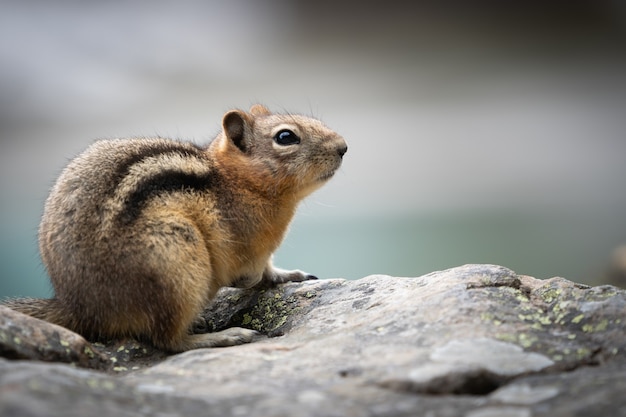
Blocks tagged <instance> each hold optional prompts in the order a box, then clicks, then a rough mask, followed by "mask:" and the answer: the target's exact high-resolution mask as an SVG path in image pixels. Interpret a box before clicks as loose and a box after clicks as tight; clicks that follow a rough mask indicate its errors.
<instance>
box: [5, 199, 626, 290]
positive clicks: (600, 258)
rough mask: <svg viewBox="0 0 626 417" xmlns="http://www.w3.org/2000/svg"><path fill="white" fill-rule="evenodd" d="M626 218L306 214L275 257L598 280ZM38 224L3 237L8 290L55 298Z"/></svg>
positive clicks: (327, 266) (349, 274)
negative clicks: (481, 267)
mask: <svg viewBox="0 0 626 417" xmlns="http://www.w3.org/2000/svg"><path fill="white" fill-rule="evenodd" d="M623 219H624V212H623V211H622V210H620V209H605V210H603V211H600V210H595V211H584V210H578V211H570V212H532V211H530V212H529V211H519V212H516V211H504V210H499V211H497V210H493V211H479V212H472V211H463V212H445V213H433V214H424V213H420V214H415V215H412V214H404V215H398V216H395V217H389V216H371V215H370V216H355V217H343V216H342V217H318V218H312V217H309V216H301V217H297V218H296V220H295V221H294V224H293V225H292V228H291V229H292V230H291V232H290V234H289V235H288V237H287V239H286V240H285V242H284V243H283V245H282V246H281V248H280V249H279V250H278V252H277V253H276V256H275V264H276V265H277V266H280V267H283V268H297V269H303V270H306V271H307V272H310V273H313V274H315V275H317V276H319V277H320V278H335V277H342V278H347V279H357V278H360V277H364V276H367V275H370V274H375V273H380V274H389V275H395V276H420V275H423V274H426V273H428V272H431V271H435V270H441V269H446V268H450V267H454V266H458V265H462V264H466V263H493V264H500V265H504V266H507V267H509V268H511V269H513V270H515V271H516V272H517V273H519V274H526V275H531V276H535V277H537V278H549V277H552V276H563V277H566V278H568V279H571V280H574V281H577V282H583V283H588V284H599V283H601V282H602V278H603V274H604V273H605V268H606V267H607V264H608V257H609V255H610V253H611V251H612V250H613V249H614V248H615V247H616V246H618V245H619V244H621V243H623V242H626V224H625V222H624V221H623ZM35 226H36V225H24V226H21V225H19V224H14V225H13V226H12V228H11V230H5V233H3V235H2V237H1V238H0V248H1V250H0V263H1V268H0V269H1V270H0V276H1V277H2V279H1V280H0V297H6V296H38V297H41V296H50V295H51V290H50V285H49V283H48V281H47V277H46V275H45V272H44V270H43V267H42V266H41V262H40V260H39V257H38V254H37V247H36V242H35V240H36V236H35ZM5 228H6V226H5Z"/></svg>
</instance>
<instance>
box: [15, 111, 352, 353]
mask: <svg viewBox="0 0 626 417" xmlns="http://www.w3.org/2000/svg"><path fill="white" fill-rule="evenodd" d="M222 128H223V130H222V132H221V133H220V134H219V135H218V136H217V138H216V139H215V140H214V141H213V142H211V143H210V144H209V145H208V146H207V147H205V148H201V147H197V146H195V145H192V144H189V143H183V142H176V141H173V140H169V139H161V138H137V139H124V140H108V141H99V142H96V143H94V144H93V145H92V146H91V147H89V148H88V149H87V150H86V151H85V152H83V153H82V154H81V155H79V156H78V157H77V158H75V159H74V160H73V161H72V162H70V164H69V165H68V166H67V167H66V169H65V170H64V171H63V173H62V174H61V176H60V178H59V179H58V181H57V183H56V184H55V186H54V187H53V189H52V191H51V193H50V196H49V197H48V199H47V201H46V205H45V210H44V215H43V218H42V221H41V226H40V230H39V242H40V250H41V255H42V259H43V262H44V264H45V266H46V268H47V270H48V273H49V275H50V278H51V281H52V284H53V286H54V289H55V297H54V298H53V299H50V300H33V299H16V300H11V301H9V302H8V303H7V304H8V305H9V306H10V307H12V308H14V309H16V310H18V311H21V312H23V313H26V314H30V315H32V316H34V317H37V318H41V319H44V320H48V321H50V322H53V323H56V324H59V325H62V326H65V327H67V328H69V329H71V330H74V331H76V332H78V333H81V334H83V335H84V336H86V337H87V338H90V339H101V338H118V337H127V336H130V337H138V338H147V339H148V340H150V341H151V342H152V343H153V344H154V345H155V346H157V347H159V348H162V349H165V350H169V351H173V352H178V351H184V350H188V349H194V348H199V347H211V346H224V345H232V344H238V343H243V342H248V341H250V340H251V339H252V338H253V337H254V335H255V333H254V332H253V331H251V330H247V329H239V328H231V329H227V330H225V331H223V332H218V333H213V334H204V335H190V334H188V331H189V328H190V326H191V324H192V322H193V321H194V319H195V318H196V317H197V315H198V314H199V313H200V312H201V311H202V310H203V308H204V306H205V305H206V304H207V302H208V301H209V300H210V299H211V298H213V296H214V295H215V293H216V292H217V290H218V289H219V288H220V287H223V286H243V287H250V286H253V285H256V284H258V283H260V282H261V281H263V280H265V281H270V282H285V281H290V280H291V281H302V280H305V279H310V278H312V276H310V275H307V274H305V273H303V272H301V271H283V270H280V269H276V268H274V267H273V266H272V263H271V256H272V253H273V252H274V251H275V250H276V248H277V247H278V245H279V244H280V242H281V241H282V239H283V237H284V234H285V232H286V230H287V227H288V225H289V222H290V221H291V219H292V217H293V215H294V212H295V210H296V206H297V204H298V203H299V202H300V201H301V200H302V198H304V197H306V196H307V195H308V194H310V193H311V192H313V191H314V190H315V189H317V188H318V187H320V186H321V185H322V184H323V183H324V182H325V181H326V180H328V179H329V178H330V177H331V176H332V175H333V173H334V172H335V171H336V170H337V169H338V168H339V166H340V164H341V160H342V157H343V154H344V153H345V152H346V150H347V147H346V144H345V141H344V140H343V138H341V136H339V135H337V134H336V133H335V132H333V131H331V130H330V129H328V128H327V127H325V126H324V125H323V124H322V123H321V122H319V121H318V120H315V119H312V118H308V117H304V116H299V115H277V114H271V113H270V112H269V111H268V110H267V108H265V107H263V106H261V105H255V106H253V107H252V108H251V109H250V112H244V111H241V110H233V111H230V112H228V113H226V114H225V115H224V118H223V121H222ZM285 129H289V130H290V131H292V132H294V133H295V134H296V135H297V136H298V137H299V138H300V143H296V144H287V145H285V144H282V145H281V144H278V143H277V142H276V140H275V136H276V134H277V133H278V132H280V131H282V130H285Z"/></svg>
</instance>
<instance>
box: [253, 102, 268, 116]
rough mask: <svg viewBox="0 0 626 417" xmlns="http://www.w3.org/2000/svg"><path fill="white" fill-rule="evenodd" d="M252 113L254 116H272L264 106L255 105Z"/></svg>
mask: <svg viewBox="0 0 626 417" xmlns="http://www.w3.org/2000/svg"><path fill="white" fill-rule="evenodd" d="M250 113H251V114H252V115H254V116H269V115H270V114H272V113H271V112H270V111H269V109H268V108H267V107H265V106H264V105H262V104H255V105H254V106H252V107H250Z"/></svg>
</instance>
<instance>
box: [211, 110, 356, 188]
mask: <svg viewBox="0 0 626 417" xmlns="http://www.w3.org/2000/svg"><path fill="white" fill-rule="evenodd" d="M222 128H223V131H222V134H221V135H220V136H219V137H218V139H217V140H216V144H215V145H216V146H218V151H217V152H218V154H219V156H218V158H219V159H220V160H223V159H225V160H227V161H228V162H229V163H228V165H229V169H231V170H232V169H237V170H239V171H241V174H243V175H250V176H253V177H254V178H252V179H253V181H254V182H257V183H258V184H259V185H262V186H263V187H264V188H267V189H273V190H276V191H277V192H287V193H293V194H294V195H295V196H297V197H298V198H303V197H304V196H306V195H308V194H310V193H311V192H313V191H314V190H315V189H317V188H319V187H320V186H321V185H323V184H324V183H325V182H326V181H327V180H328V179H330V178H331V177H332V176H333V174H334V173H335V171H337V169H338V168H339V166H340V165H341V161H342V158H343V155H344V154H345V153H346V151H347V149H348V147H347V145H346V142H345V140H344V139H343V138H342V137H341V136H340V135H339V134H337V133H335V132H334V131H332V130H330V129H329V128H328V127H326V126H325V125H324V124H323V123H322V122H320V121H319V120H317V119H313V118H310V117H306V116H301V115H293V114H273V113H271V112H270V111H269V110H268V109H267V108H266V107H264V106H262V105H260V104H257V105H254V106H252V108H251V109H250V111H249V112H245V111H242V110H231V111H229V112H227V113H226V114H225V115H224V118H223V120H222ZM239 176H240V175H239Z"/></svg>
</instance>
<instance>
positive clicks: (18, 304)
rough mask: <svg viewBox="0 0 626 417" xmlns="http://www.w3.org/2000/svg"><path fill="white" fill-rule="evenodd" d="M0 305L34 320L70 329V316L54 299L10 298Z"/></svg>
mask: <svg viewBox="0 0 626 417" xmlns="http://www.w3.org/2000/svg"><path fill="white" fill-rule="evenodd" d="M0 304H2V305H3V306H5V307H9V308H10V309H13V310H15V311H18V312H20V313H23V314H27V315H29V316H31V317H34V318H36V319H40V320H45V321H48V322H50V323H54V324H58V325H59V326H63V327H66V328H70V329H71V328H72V320H71V316H70V315H69V314H67V312H66V311H65V309H64V308H63V305H62V304H61V303H60V302H59V300H57V299H56V298H10V299H7V300H2V302H1V303H0Z"/></svg>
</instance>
